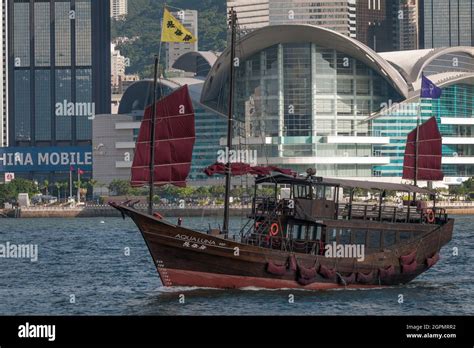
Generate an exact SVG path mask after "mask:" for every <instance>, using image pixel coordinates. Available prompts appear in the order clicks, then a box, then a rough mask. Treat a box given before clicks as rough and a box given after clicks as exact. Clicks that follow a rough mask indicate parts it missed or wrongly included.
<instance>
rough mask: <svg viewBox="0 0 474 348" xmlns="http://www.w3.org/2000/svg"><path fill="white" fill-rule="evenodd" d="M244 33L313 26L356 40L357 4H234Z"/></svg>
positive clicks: (279, 0) (332, 0)
mask: <svg viewBox="0 0 474 348" xmlns="http://www.w3.org/2000/svg"><path fill="white" fill-rule="evenodd" d="M227 7H228V8H230V7H234V9H235V10H236V11H237V16H238V20H239V25H240V28H241V29H242V30H246V31H248V30H253V29H256V28H261V27H264V26H267V25H275V24H312V25H317V26H321V27H324V28H327V29H332V30H335V31H337V32H339V33H341V34H344V35H346V36H350V37H354V38H355V37H356V1H355V0H344V1H341V0H325V1H318V2H315V1H309V0H261V1H260V0H233V1H228V2H227Z"/></svg>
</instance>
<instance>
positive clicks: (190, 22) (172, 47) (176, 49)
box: [166, 10, 199, 70]
mask: <svg viewBox="0 0 474 348" xmlns="http://www.w3.org/2000/svg"><path fill="white" fill-rule="evenodd" d="M172 15H173V16H174V17H176V18H177V19H179V21H180V22H181V23H182V24H183V25H184V27H185V28H186V29H188V30H189V31H190V32H191V33H192V34H193V35H194V37H196V38H197V37H198V12H197V11H196V10H181V11H177V12H172ZM198 43H199V39H197V40H196V42H168V43H167V45H166V46H167V49H166V62H167V68H168V70H171V69H172V67H173V64H174V62H175V61H176V59H178V58H179V57H180V56H182V55H183V54H186V53H189V52H197V51H198Z"/></svg>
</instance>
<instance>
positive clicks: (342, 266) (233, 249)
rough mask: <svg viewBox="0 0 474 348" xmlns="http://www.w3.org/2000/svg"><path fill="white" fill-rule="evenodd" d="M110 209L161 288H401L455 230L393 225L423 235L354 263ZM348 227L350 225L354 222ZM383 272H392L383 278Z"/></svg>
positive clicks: (449, 226)
mask: <svg viewBox="0 0 474 348" xmlns="http://www.w3.org/2000/svg"><path fill="white" fill-rule="evenodd" d="M115 208H117V209H118V210H120V211H121V212H122V214H123V215H124V216H125V215H128V216H129V217H131V218H132V219H133V221H134V222H135V224H136V225H137V226H138V228H139V229H140V231H141V233H142V235H143V238H144V240H145V242H146V244H147V246H148V249H149V251H150V254H151V256H152V258H153V261H154V263H155V266H156V267H157V270H158V273H159V275H160V277H161V279H162V282H163V284H164V285H165V286H198V287H212V288H227V289H229V288H245V287H257V288H268V289H281V288H301V289H310V290H324V289H334V288H341V287H342V288H344V287H347V288H374V287H382V286H392V285H398V284H404V283H407V282H409V281H411V280H413V279H414V278H416V277H417V276H418V275H420V274H421V273H423V272H425V271H426V270H427V269H429V266H428V264H427V259H428V258H432V257H433V255H435V254H436V253H438V252H439V250H440V249H441V247H442V246H443V245H445V244H446V243H448V242H449V241H450V240H451V238H452V233H453V226H454V221H453V220H451V219H450V220H449V221H448V222H447V223H446V224H445V225H443V226H438V225H420V224H416V225H411V224H394V226H393V229H394V230H396V229H400V228H402V229H410V228H412V229H418V230H419V229H420V228H423V229H425V230H426V231H423V232H422V233H421V234H420V237H419V238H416V239H414V240H413V241H412V242H410V243H405V244H401V245H398V246H397V247H396V248H392V249H389V250H384V251H383V252H376V253H371V254H368V255H366V256H365V260H364V261H361V262H359V261H357V260H356V259H354V258H350V259H349V258H327V257H325V256H324V255H321V256H319V255H310V254H302V253H292V252H287V251H282V250H272V249H268V248H261V247H258V246H253V245H248V244H243V243H239V242H236V241H233V240H228V239H222V238H219V237H215V236H211V235H207V234H204V233H202V232H198V231H194V230H191V229H187V228H185V227H181V226H176V225H174V224H170V223H168V222H166V221H164V220H161V219H157V218H154V217H151V216H149V215H146V214H143V213H140V212H138V211H136V210H134V209H132V208H130V207H127V206H115ZM328 222H329V221H328ZM333 222H334V223H337V224H339V225H341V224H344V223H349V222H344V221H333ZM350 223H351V224H352V226H353V222H350ZM364 223H365V224H367V223H369V222H364ZM387 225H390V224H384V228H385V229H387V228H390V226H387ZM421 226H422V227H421ZM414 250H416V256H415V257H414V259H415V261H416V263H411V265H410V267H407V266H406V265H405V266H402V264H401V262H400V256H402V255H408V254H410V253H413V251H414ZM269 263H271V264H275V265H280V267H282V265H285V267H283V271H282V273H281V274H278V275H277V274H274V273H275V272H273V273H272V272H269V269H270V267H269ZM390 266H393V267H392V268H389V267H390ZM323 268H327V269H330V270H333V271H335V272H336V276H334V277H330V278H325V277H324V276H323V275H322V274H324V272H321V270H322V269H323ZM308 269H316V270H319V271H318V272H317V273H316V274H315V275H314V276H312V277H310V278H304V277H302V274H304V273H305V272H303V271H304V270H308ZM385 269H390V270H391V272H388V271H387V272H388V273H389V274H386V273H387V272H385V271H383V270H385ZM368 274H370V275H371V276H370V277H368V276H367V275H368Z"/></svg>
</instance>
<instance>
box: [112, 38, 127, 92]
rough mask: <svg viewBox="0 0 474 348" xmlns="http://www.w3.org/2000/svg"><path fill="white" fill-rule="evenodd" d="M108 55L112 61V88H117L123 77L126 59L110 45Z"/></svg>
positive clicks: (113, 45)
mask: <svg viewBox="0 0 474 348" xmlns="http://www.w3.org/2000/svg"><path fill="white" fill-rule="evenodd" d="M110 54H111V60H112V75H111V77H112V80H111V82H112V88H113V89H114V88H117V87H118V86H119V84H120V81H121V80H123V78H124V77H125V69H126V65H127V64H126V63H127V58H125V57H124V56H122V54H121V53H120V50H118V49H116V46H115V44H113V43H112V44H110Z"/></svg>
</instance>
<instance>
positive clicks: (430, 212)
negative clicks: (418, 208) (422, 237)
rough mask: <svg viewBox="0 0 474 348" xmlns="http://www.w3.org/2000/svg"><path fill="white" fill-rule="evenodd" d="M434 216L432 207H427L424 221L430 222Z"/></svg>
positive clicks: (434, 218) (433, 220) (433, 219)
mask: <svg viewBox="0 0 474 348" xmlns="http://www.w3.org/2000/svg"><path fill="white" fill-rule="evenodd" d="M435 220H436V217H435V213H434V211H433V209H427V210H426V221H428V222H429V223H430V224H432V223H433V222H435Z"/></svg>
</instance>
